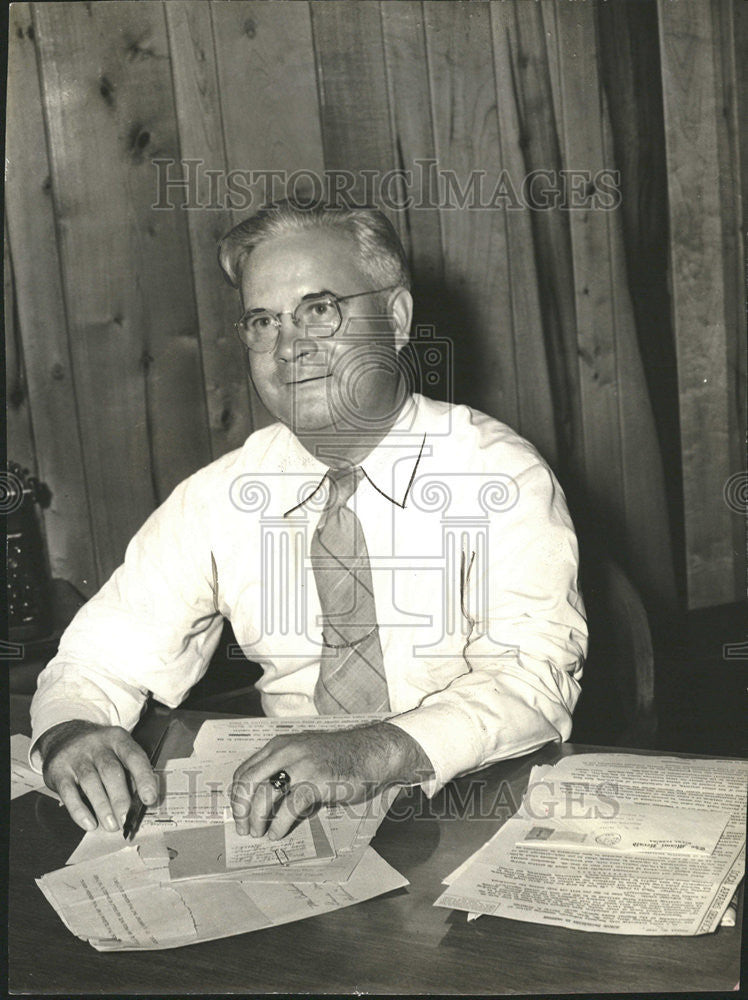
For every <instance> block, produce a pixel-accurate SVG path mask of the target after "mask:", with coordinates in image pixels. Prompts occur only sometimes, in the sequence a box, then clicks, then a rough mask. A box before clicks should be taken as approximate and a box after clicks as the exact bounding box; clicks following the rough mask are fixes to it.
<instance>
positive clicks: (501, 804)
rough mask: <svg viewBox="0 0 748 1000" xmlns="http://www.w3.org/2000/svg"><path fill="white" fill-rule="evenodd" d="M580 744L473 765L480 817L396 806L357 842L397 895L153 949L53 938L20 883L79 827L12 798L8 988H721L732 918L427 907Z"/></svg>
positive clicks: (733, 932)
mask: <svg viewBox="0 0 748 1000" xmlns="http://www.w3.org/2000/svg"><path fill="white" fill-rule="evenodd" d="M15 707H16V708H17V709H18V713H19V714H18V717H17V721H16V720H13V719H12V723H11V731H12V732H19V731H23V729H24V727H23V725H22V724H19V723H20V722H21V719H22V714H21V711H22V709H21V706H20V705H16V706H15ZM14 714H15V712H12V716H13V715H14ZM176 714H178V715H179V714H181V713H176ZM188 715H189V713H184V715H183V717H187V716H188ZM26 731H28V730H27V729H26ZM586 749H592V748H586V747H572V746H569V745H566V746H563V747H558V746H549V747H546V748H544V749H543V750H541V751H539V752H538V753H535V754H533V755H531V756H529V757H526V758H523V759H521V760H513V761H506V762H503V763H501V764H497V765H494V766H493V767H491V768H489V769H487V770H485V771H483V772H481V774H480V778H481V779H482V780H483V782H485V784H484V785H483V788H484V796H483V798H484V801H485V802H489V803H497V808H496V809H495V810H494V814H493V815H492V816H490V817H488V818H485V819H481V818H474V819H470V820H465V819H461V818H458V817H455V818H452V817H451V815H450V813H452V814H454V813H455V812H456V810H455V809H454V803H455V802H459V800H460V799H462V800H463V801H466V800H467V801H470V789H471V784H470V780H469V779H468V778H463V779H460V780H459V781H457V782H455V783H453V785H452V786H450V787H449V788H448V789H445V790H443V791H442V792H441V793H440V794H439V795H438V796H436V797H435V799H433V800H431V801H429V800H428V799H426V798H425V796H422V795H421V793H420V792H415V793H412V794H410V795H404V796H402V797H401V798H400V799H398V801H397V803H396V805H395V809H394V813H395V815H392V816H391V817H389V818H388V819H387V820H385V822H384V823H383V825H382V827H381V828H380V831H379V833H378V834H377V837H376V839H375V840H374V842H373V844H374V847H375V848H376V849H377V851H379V853H380V854H381V855H382V856H383V857H384V858H385V859H386V860H387V861H389V862H390V864H392V865H393V866H394V867H395V868H396V869H397V870H398V871H400V872H402V873H403V874H404V875H405V876H407V878H408V879H409V880H410V885H409V886H408V887H407V888H406V889H402V890H398V891H396V892H393V893H389V894H388V895H386V896H381V897H378V898H376V899H372V900H369V901H368V902H365V903H361V904H359V905H357V906H353V907H350V908H348V909H344V910H339V911H336V912H334V913H329V914H324V915H322V916H319V917H315V918H313V919H310V920H305V921H301V922H297V923H293V924H287V925H285V926H282V927H277V928H273V929H271V930H264V931H259V932H256V933H254V934H243V935H240V936H238V937H233V938H226V939H224V940H221V941H212V942H208V943H205V944H197V945H191V946H190V947H186V948H180V949H172V950H169V951H155V952H140V953H138V952H130V953H128V952H119V953H117V952H113V953H110V954H106V953H99V952H96V951H95V950H94V949H93V948H91V947H90V946H89V945H87V944H85V943H84V942H83V941H80V940H78V939H77V938H76V937H74V936H73V935H72V934H70V933H69V932H68V931H67V930H66V929H65V927H64V925H63V924H62V923H61V921H60V920H59V918H58V916H57V914H56V913H55V912H54V910H53V909H52V908H51V907H50V906H49V904H48V903H47V902H46V900H45V899H44V897H43V896H42V894H41V892H40V891H39V890H38V889H37V887H36V885H35V884H34V881H33V880H34V878H35V877H39V876H40V875H42V874H43V873H45V872H49V871H53V870H54V869H56V868H60V867H62V866H63V865H64V863H65V860H66V859H67V858H68V856H69V855H70V853H71V852H72V850H73V848H74V847H75V844H76V843H77V842H78V840H79V839H80V831H79V830H78V829H77V827H75V825H74V824H73V822H72V821H71V820H70V819H69V818H68V816H67V814H66V813H65V812H64V810H63V809H62V808H60V807H59V806H58V805H57V803H56V802H54V800H52V799H50V798H49V797H47V796H43V795H38V794H36V793H34V792H32V793H29V794H27V795H24V796H23V797H21V798H20V799H16V800H15V801H14V802H13V807H12V810H11V865H10V869H11V878H10V886H9V909H10V916H11V920H10V937H9V952H10V988H11V990H12V991H14V992H21V993H24V992H25V993H33V994H36V995H40V994H45V993H65V994H76V993H96V994H111V993H145V994H150V995H154V994H167V995H168V994H177V993H181V994H189V993H208V992H210V993H224V992H226V993H228V992H237V993H251V994H256V993H270V992H281V993H305V992H311V993H349V994H350V993H354V992H364V993H401V994H409V993H410V994H413V993H432V994H474V995H481V994H484V995H485V994H494V995H496V994H508V993H531V994H534V993H566V992H574V993H609V992H636V993H640V992H655V991H662V992H670V993H672V992H675V991H686V990H698V991H707V990H729V989H732V988H733V987H734V986H735V984H736V983H737V981H738V978H739V964H740V923H741V916H742V914H739V915H738V926H737V927H735V928H721V929H720V930H718V931H717V932H716V933H715V934H708V935H704V936H701V937H690V938H671V937H661V938H655V937H623V936H619V935H613V934H588V933H584V932H582V931H571V930H565V929H563V928H556V927H545V926H542V925H540V924H530V923H522V922H519V921H514V920H505V919H502V918H498V917H481V918H480V920H477V921H475V922H474V923H471V924H468V923H467V922H466V915H465V914H464V913H458V912H453V911H451V910H445V909H441V908H437V907H434V906H433V905H432V904H433V901H434V900H435V899H436V897H437V896H438V895H439V893H440V891H441V879H442V877H443V876H444V875H446V874H447V873H448V872H450V871H452V870H453V869H454V868H456V867H457V865H458V864H459V863H460V862H461V861H463V860H464V859H465V858H466V857H467V856H468V855H469V854H471V853H472V852H473V851H475V850H476V849H477V848H478V847H479V846H480V845H481V844H482V843H483V842H484V841H485V840H486V839H487V838H488V837H489V836H490V835H491V834H492V833H493V832H494V831H495V830H496V829H497V828H498V827H499V826H500V825H501V822H502V821H503V820H504V819H506V818H507V817H508V815H509V811H510V809H511V804H512V802H514V803H519V801H520V799H521V796H522V793H523V791H524V789H525V787H526V784H527V780H528V776H529V772H530V768H531V766H532V765H533V764H540V763H549V762H551V761H553V760H556V759H558V757H559V756H560V755H561V754H567V753H575V752H579V751H580V750H586ZM596 749H598V748H596ZM473 787H475V786H473ZM450 802H452V804H453V807H452V808H450V805H449V803H450ZM398 817H400V818H398Z"/></svg>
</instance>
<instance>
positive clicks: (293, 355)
mask: <svg viewBox="0 0 748 1000" xmlns="http://www.w3.org/2000/svg"><path fill="white" fill-rule="evenodd" d="M316 350H317V347H316V344H315V342H314V340H312V339H310V338H309V337H307V336H306V331H305V330H304V327H303V326H296V324H295V323H294V321H293V319H292V317H291V316H290V315H289V314H288V313H282V314H281V316H280V327H279V329H278V341H277V343H276V345H275V353H276V356H277V357H279V358H282V359H283V360H284V361H297V360H298V359H299V358H302V357H305V356H306V355H309V354H314V353H316Z"/></svg>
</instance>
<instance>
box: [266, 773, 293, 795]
mask: <svg viewBox="0 0 748 1000" xmlns="http://www.w3.org/2000/svg"><path fill="white" fill-rule="evenodd" d="M268 781H269V782H270V784H271V785H272V786H273V788H277V789H278V791H279V792H287V791H288V786H289V785H290V784H291V775H290V774H289V773H288V771H278V773H277V774H274V775H273V776H272V778H268Z"/></svg>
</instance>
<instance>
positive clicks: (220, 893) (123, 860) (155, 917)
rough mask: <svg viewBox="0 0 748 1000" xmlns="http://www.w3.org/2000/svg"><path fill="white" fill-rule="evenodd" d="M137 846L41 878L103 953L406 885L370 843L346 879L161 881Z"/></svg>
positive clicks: (168, 942)
mask: <svg viewBox="0 0 748 1000" xmlns="http://www.w3.org/2000/svg"><path fill="white" fill-rule="evenodd" d="M162 877H163V869H161V870H159V869H156V868H149V867H147V866H146V865H145V864H144V863H143V860H142V858H141V857H140V855H139V849H138V848H137V847H125V848H123V849H122V850H121V851H119V852H117V853H116V854H114V855H109V856H108V857H106V858H99V859H96V860H93V861H89V862H85V863H83V864H79V865H75V866H74V867H66V868H62V869H60V870H59V871H56V872H52V873H51V874H49V875H45V876H44V877H43V878H41V879H39V880H38V882H37V884H38V886H39V888H40V889H41V891H42V892H43V893H44V895H45V896H46V898H47V899H48V900H49V902H50V903H51V905H52V906H53V907H54V908H55V909H56V910H57V912H58V914H59V915H60V917H61V919H62V920H63V921H64V923H65V924H66V926H67V927H68V928H69V929H70V930H71V931H72V933H73V934H75V935H76V936H77V937H80V938H83V939H84V940H87V941H89V943H90V944H92V945H93V946H94V948H97V949H98V950H99V951H131V950H143V949H145V950H152V949H158V948H175V947H179V946H181V945H187V944H194V943H196V942H198V941H209V940H212V939H214V938H220V937H228V936H230V935H233V934H243V933H246V932H247V931H254V930H260V929H261V928H264V927H271V926H273V925H276V924H282V923H287V922H288V921H291V920H300V919H302V918H304V917H309V916H315V915H316V914H319V913H325V912H328V911H329V910H334V909H339V908H340V907H343V906H350V905H351V904H353V903H359V902H362V901H363V900H366V899H370V898H372V897H373V896H378V895H380V894H381V893H384V892H389V891H391V890H393V889H398V888H400V887H402V886H405V885H407V884H408V883H407V879H405V878H403V877H402V876H401V875H399V874H398V873H397V872H396V871H395V870H394V869H393V868H391V867H390V865H388V864H387V862H386V861H384V860H383V859H382V858H380V857H379V855H378V854H377V853H376V852H375V851H373V850H372V849H371V848H368V849H367V851H366V853H365V855H364V857H363V859H362V861H361V863H360V864H359V865H358V867H357V868H356V871H355V872H354V873H353V875H352V876H351V878H350V879H349V880H348V881H347V882H346V883H345V884H344V885H331V884H329V883H326V884H324V885H319V884H313V883H312V884H295V883H278V884H274V883H263V884H261V885H254V884H250V883H247V884H245V883H243V882H241V881H227V882H223V881H198V880H192V881H188V882H178V883H168V882H162V881H159V879H160V878H162Z"/></svg>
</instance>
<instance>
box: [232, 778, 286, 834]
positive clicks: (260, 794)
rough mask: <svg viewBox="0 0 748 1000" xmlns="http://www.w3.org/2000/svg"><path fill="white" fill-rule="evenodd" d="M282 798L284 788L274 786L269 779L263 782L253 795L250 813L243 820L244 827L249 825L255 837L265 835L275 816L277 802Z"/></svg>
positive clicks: (250, 831)
mask: <svg viewBox="0 0 748 1000" xmlns="http://www.w3.org/2000/svg"><path fill="white" fill-rule="evenodd" d="M282 798H283V790H282V789H279V788H273V786H272V785H271V784H270V783H269V782H267V781H263V782H261V783H260V784H259V785H258V786H257V789H256V791H255V794H254V795H253V796H252V803H251V807H250V810H249V815H248V816H247V818H246V820H244V821H243V823H242V827H244V825H247V826H248V829H249V833H250V834H251V835H252V836H253V837H263V836H264V835H265V833H266V831H267V828H268V824H269V823H270V820H271V819H272V817H273V813H274V811H275V806H276V803H277V802H279V801H280V799H282Z"/></svg>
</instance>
